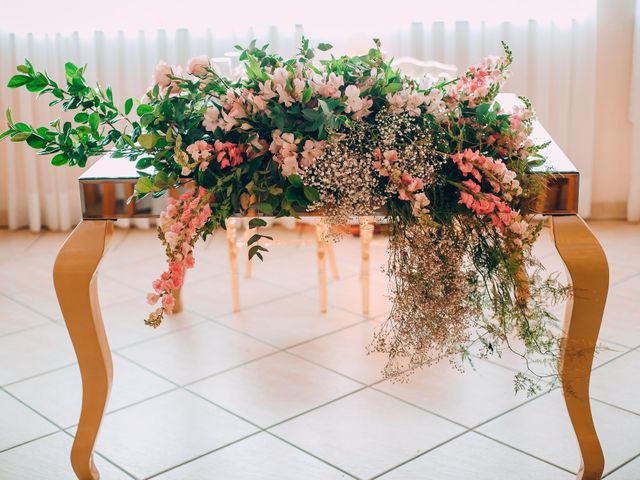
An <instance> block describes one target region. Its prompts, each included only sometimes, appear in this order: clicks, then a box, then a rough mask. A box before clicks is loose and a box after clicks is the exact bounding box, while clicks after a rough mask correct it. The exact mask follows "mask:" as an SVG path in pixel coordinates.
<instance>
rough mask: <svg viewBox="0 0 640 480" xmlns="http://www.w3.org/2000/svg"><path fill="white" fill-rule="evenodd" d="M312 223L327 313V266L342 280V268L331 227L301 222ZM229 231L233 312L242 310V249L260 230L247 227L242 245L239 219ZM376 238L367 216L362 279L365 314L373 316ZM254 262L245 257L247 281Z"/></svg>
mask: <svg viewBox="0 0 640 480" xmlns="http://www.w3.org/2000/svg"><path fill="white" fill-rule="evenodd" d="M309 223H311V224H312V225H314V229H315V247H316V259H317V275H318V291H319V295H318V296H319V301H320V312H321V313H325V312H326V311H327V269H326V264H327V262H328V263H329V269H330V270H331V275H332V277H333V278H334V279H336V280H337V279H338V278H339V273H338V265H337V263H336V259H335V253H334V249H333V242H332V241H331V240H330V239H328V238H327V237H328V229H329V227H328V226H327V225H326V224H325V223H324V222H322V221H320V220H319V219H317V220H316V221H311V222H310V221H309V220H308V219H305V220H304V221H300V222H299V225H300V226H303V225H308V224H309ZM226 228H227V245H228V250H229V264H230V270H231V296H232V302H233V310H234V312H237V311H239V310H240V287H239V273H238V247H239V245H240V246H242V245H246V244H247V241H248V240H249V239H250V238H251V237H252V236H253V235H254V234H255V233H256V232H257V231H258V229H257V228H245V230H244V234H243V239H242V242H239V241H238V237H239V235H238V225H237V219H233V218H231V219H229V220H227V222H226ZM372 236H373V219H372V218H371V217H363V218H362V219H361V220H360V253H361V254H360V278H361V281H362V313H363V315H368V314H369V250H370V243H371V238H372ZM290 243H291V242H286V243H285V242H278V243H276V245H283V244H290ZM251 262H252V260H249V258H248V255H247V256H246V257H245V269H244V276H245V278H251V274H252V267H251V265H252V264H251Z"/></svg>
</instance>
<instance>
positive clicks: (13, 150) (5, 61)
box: [0, 15, 637, 230]
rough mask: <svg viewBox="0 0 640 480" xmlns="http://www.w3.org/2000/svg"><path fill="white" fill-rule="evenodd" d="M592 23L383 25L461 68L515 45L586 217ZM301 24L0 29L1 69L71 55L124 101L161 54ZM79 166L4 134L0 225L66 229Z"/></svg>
mask: <svg viewBox="0 0 640 480" xmlns="http://www.w3.org/2000/svg"><path fill="white" fill-rule="evenodd" d="M594 22H595V16H594V15H586V16H582V17H581V18H579V19H578V18H575V19H565V20H563V21H562V22H554V21H550V20H529V21H524V22H512V23H508V22H502V23H491V22H479V21H478V22H474V21H458V22H449V21H439V22H433V23H412V24H407V25H405V26H404V27H398V28H397V29H395V30H394V31H389V30H387V31H386V33H385V34H384V35H381V36H380V37H381V40H382V42H383V48H384V49H385V50H386V52H387V53H388V54H389V55H390V56H394V57H400V56H412V57H416V58H420V59H433V60H437V61H441V62H444V63H451V64H455V65H457V66H458V68H459V69H464V68H465V67H466V66H468V65H470V64H473V63H474V62H477V61H479V60H480V59H481V58H482V56H484V55H487V54H499V53H500V51H501V48H500V40H505V41H507V42H508V43H509V44H510V45H511V47H512V49H513V51H514V55H515V63H514V65H513V68H512V70H513V75H512V77H511V80H510V81H509V84H508V86H507V87H506V90H507V91H514V92H518V93H521V94H524V95H526V96H528V97H529V98H531V99H532V101H533V102H534V105H535V106H536V108H537V110H538V115H539V117H540V119H541V121H542V122H543V123H544V125H545V126H546V127H547V128H548V130H549V131H550V132H551V134H552V135H553V137H554V138H555V139H556V141H557V142H558V143H559V144H560V146H561V147H562V148H563V149H564V150H565V151H566V152H567V154H568V155H569V156H570V158H571V159H572V160H573V161H574V162H575V163H576V165H577V166H578V168H579V169H580V172H581V184H580V189H581V203H580V211H581V213H582V214H583V215H585V216H588V215H589V212H590V205H591V190H592V182H593V179H592V175H591V172H592V167H593V161H594V159H593V143H592V142H591V141H590V139H591V138H592V136H593V130H594V98H595V95H596V85H595V77H596V75H595V68H596V64H595V57H596V55H595V51H596V40H595V24H594ZM372 29H373V27H372ZM315 30H317V26H316V29H315ZM315 30H313V31H311V32H310V36H311V38H312V40H313V41H314V42H316V43H317V42H318V41H327V40H330V41H331V42H332V43H333V44H334V46H335V48H334V51H336V52H340V53H343V52H344V53H351V54H353V53H359V52H362V51H364V50H365V49H368V48H369V47H370V45H371V44H370V35H367V34H350V33H345V32H344V31H342V32H335V31H332V30H331V29H326V33H324V35H323V36H322V37H320V36H318V35H317V32H316V31H315ZM305 32H306V30H305V29H304V27H303V26H301V25H297V26H292V27H291V28H288V29H287V28H284V27H279V28H277V29H276V28H275V27H272V28H268V29H266V31H264V32H256V31H253V30H252V29H248V30H247V31H246V33H244V34H242V35H238V34H232V33H222V34H218V33H216V32H215V31H214V30H211V29H209V30H199V31H195V30H186V29H179V30H174V31H168V30H156V31H153V32H150V31H148V30H147V31H140V32H138V33H134V34H125V33H123V32H119V33H117V34H113V35H109V34H105V33H101V32H96V33H94V34H92V35H87V36H82V35H79V34H72V35H62V34H43V35H34V34H11V33H2V32H0V52H2V56H1V57H0V78H2V79H3V80H2V82H3V83H4V82H5V81H6V79H7V78H8V77H9V76H10V75H11V74H12V72H13V68H14V66H15V65H16V64H17V63H20V62H21V61H22V59H23V58H25V57H27V58H30V59H31V60H32V61H33V63H34V65H36V66H37V67H38V68H46V69H47V71H48V72H49V73H50V74H51V75H52V76H53V77H54V78H55V77H58V78H62V77H63V75H64V71H63V63H64V61H66V60H71V61H75V62H78V63H81V64H84V63H87V64H88V65H89V68H88V76H89V78H90V79H91V80H95V79H100V82H101V83H103V84H105V85H106V84H110V85H111V86H112V87H113V90H114V92H115V93H116V95H117V97H118V98H119V99H120V100H122V99H124V98H126V97H128V96H137V97H139V96H140V95H141V93H142V92H143V91H144V90H145V88H146V87H147V86H148V85H149V78H150V72H151V71H152V70H153V67H154V65H155V64H156V63H157V61H158V60H160V59H163V60H166V61H168V62H170V63H181V64H184V63H186V61H187V59H188V58H189V57H190V56H192V55H196V54H201V53H206V54H208V55H210V56H213V57H223V56H224V54H225V53H226V52H230V51H233V45H235V44H237V43H240V44H245V45H246V44H247V43H248V42H249V40H250V39H252V38H254V37H257V38H258V42H259V43H260V42H261V41H263V42H268V43H269V44H270V45H271V46H272V48H273V49H275V50H276V51H278V52H279V53H281V54H283V55H291V54H294V53H295V51H296V46H297V43H298V41H299V39H300V37H301V36H302V35H303V33H305ZM0 107H1V108H2V109H3V110H4V109H6V108H7V107H11V108H12V110H13V112H14V117H15V118H20V119H23V120H26V121H33V122H37V123H44V122H47V121H48V120H50V119H52V118H54V112H51V111H49V109H48V107H47V101H46V99H44V98H41V99H39V100H37V101H36V100H35V99H34V98H33V95H30V94H27V93H26V92H22V91H16V90H8V89H6V88H2V89H0ZM636 155H637V150H636ZM78 173H79V170H78V169H68V168H57V167H53V166H51V165H50V164H49V163H48V161H47V159H46V158H40V157H36V156H35V155H34V153H33V151H31V150H30V149H29V148H26V147H23V146H22V145H16V144H12V143H11V142H9V141H4V142H2V143H0V225H2V224H6V225H8V226H9V228H19V227H22V226H28V227H29V228H30V229H32V230H38V229H39V228H41V226H47V227H49V228H51V229H69V228H71V227H72V226H73V225H74V224H75V223H76V222H77V221H78V220H79V215H80V208H79V198H78V189H77V184H76V178H77V176H78ZM636 183H637V182H636ZM630 208H631V207H630ZM630 212H631V209H630ZM3 217H4V218H3Z"/></svg>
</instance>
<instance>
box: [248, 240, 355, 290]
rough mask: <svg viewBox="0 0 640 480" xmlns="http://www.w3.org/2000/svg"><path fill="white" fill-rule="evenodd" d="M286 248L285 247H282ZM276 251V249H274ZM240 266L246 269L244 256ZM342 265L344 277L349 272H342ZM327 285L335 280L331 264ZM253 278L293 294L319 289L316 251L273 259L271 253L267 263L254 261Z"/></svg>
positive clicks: (327, 270)
mask: <svg viewBox="0 0 640 480" xmlns="http://www.w3.org/2000/svg"><path fill="white" fill-rule="evenodd" d="M280 248H285V247H280ZM274 249H275V247H274ZM240 265H242V267H243V271H244V267H246V261H245V260H244V255H241V256H240ZM340 267H341V265H340V264H339V265H338V273H339V274H340V273H342V277H343V278H344V275H345V274H347V272H344V271H342V272H341V270H342V269H341V268H340ZM325 268H326V272H327V283H328V284H331V283H333V282H335V280H334V279H333V278H332V276H331V270H330V269H329V264H328V263H327V264H326V267H325ZM251 275H252V278H255V279H258V280H262V281H264V282H268V283H273V284H275V285H277V286H279V287H282V288H286V289H288V290H291V291H293V292H299V291H301V290H307V289H317V288H318V263H317V257H316V251H315V250H312V249H305V250H303V251H299V252H294V251H291V252H290V253H289V254H288V255H285V256H281V257H278V258H272V257H271V252H269V253H267V254H266V255H265V261H264V262H260V261H254V262H253V266H252V269H251Z"/></svg>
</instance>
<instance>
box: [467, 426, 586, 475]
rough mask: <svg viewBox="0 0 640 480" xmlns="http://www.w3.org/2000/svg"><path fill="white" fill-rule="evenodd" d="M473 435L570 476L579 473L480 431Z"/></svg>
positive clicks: (474, 431) (475, 431)
mask: <svg viewBox="0 0 640 480" xmlns="http://www.w3.org/2000/svg"><path fill="white" fill-rule="evenodd" d="M473 433H475V434H477V435H481V436H483V437H485V438H487V439H489V440H491V441H493V442H496V443H499V444H500V445H503V446H505V447H508V448H510V449H512V450H515V451H516V452H520V453H522V454H524V455H527V456H529V457H531V458H534V459H536V460H539V461H540V462H543V463H546V464H547V465H551V466H552V467H556V468H558V469H560V470H563V471H565V472H567V473H570V474H572V475H576V473H577V472H575V471H572V470H569V469H568V468H566V467H562V466H560V465H556V464H555V463H553V462H550V461H549V460H545V459H544V458H542V457H538V456H536V455H534V454H532V453H529V452H527V451H526V450H522V449H520V448H518V447H515V446H513V445H509V444H508V443H506V442H503V441H502V440H499V439H497V438H494V437H491V436H489V435H487V434H486V433H482V432H479V431H477V430H473Z"/></svg>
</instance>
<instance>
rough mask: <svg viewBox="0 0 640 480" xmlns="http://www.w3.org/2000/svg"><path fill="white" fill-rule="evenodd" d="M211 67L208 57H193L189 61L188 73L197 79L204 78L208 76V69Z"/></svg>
mask: <svg viewBox="0 0 640 480" xmlns="http://www.w3.org/2000/svg"><path fill="white" fill-rule="evenodd" d="M210 65H211V64H210V63H209V57H207V56H206V55H200V56H197V57H193V58H191V59H190V60H189V64H188V65H187V73H190V74H191V75H194V76H196V77H204V76H205V75H207V73H208V71H207V69H209V68H210Z"/></svg>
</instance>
